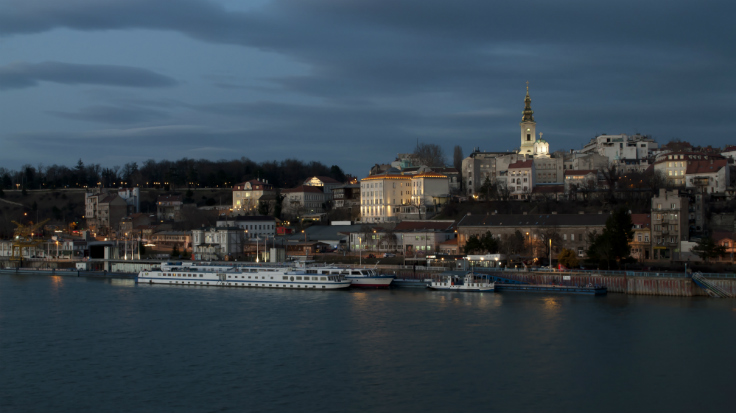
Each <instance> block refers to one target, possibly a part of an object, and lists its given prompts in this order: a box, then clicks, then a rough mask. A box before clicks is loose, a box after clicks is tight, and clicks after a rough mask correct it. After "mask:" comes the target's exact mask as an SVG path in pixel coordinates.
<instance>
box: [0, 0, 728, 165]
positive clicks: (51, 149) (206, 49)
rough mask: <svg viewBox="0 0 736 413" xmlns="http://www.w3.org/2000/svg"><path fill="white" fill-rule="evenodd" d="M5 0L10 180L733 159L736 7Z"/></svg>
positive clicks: (0, 144)
mask: <svg viewBox="0 0 736 413" xmlns="http://www.w3.org/2000/svg"><path fill="white" fill-rule="evenodd" d="M600 3H601V2H592V1H584V0H555V1H550V0H545V1H541V0H527V1H506V0H497V1H488V0H477V1H476V0H453V1H449V0H445V1H435V0H418V1H413V0H390V1H387V0H63V1H61V0H3V1H2V2H0V148H2V150H0V166H4V167H6V168H13V169H15V168H18V167H20V166H21V165H22V164H25V163H30V164H32V165H34V166H35V165H38V164H44V165H49V164H54V163H56V164H65V165H70V166H71V165H74V164H76V162H77V159H79V158H81V159H82V160H83V161H84V162H85V163H100V164H102V165H103V166H114V165H122V164H124V163H126V162H132V161H137V162H142V161H144V160H146V159H151V158H153V159H157V160H160V159H171V160H175V159H180V158H184V157H187V158H197V159H199V158H206V159H233V158H240V157H247V158H250V159H253V160H255V161H265V160H281V159H285V158H297V159H302V160H305V161H310V160H316V161H321V162H324V163H326V164H327V165H332V164H337V165H340V166H341V167H342V168H343V169H344V170H345V171H346V172H350V173H353V174H356V175H358V176H363V175H365V174H366V173H367V170H368V168H369V167H370V166H371V165H373V164H375V163H380V162H388V161H391V160H393V159H394V157H395V156H396V154H397V153H403V152H411V151H412V150H413V148H414V146H415V145H416V142H417V140H419V141H421V142H425V143H436V144H440V145H442V147H443V148H444V149H445V151H446V152H447V153H448V155H450V156H449V157H451V155H452V149H453V147H454V146H455V145H460V146H462V148H463V150H464V153H465V154H466V155H467V154H468V153H469V152H470V151H472V149H473V148H474V147H480V148H481V149H482V150H494V151H505V150H513V149H515V148H516V147H518V144H519V132H518V130H519V122H520V120H521V111H522V109H523V106H524V103H523V99H524V93H525V82H526V81H529V82H530V91H531V97H532V107H533V109H534V111H535V120H536V121H537V131H538V132H542V133H544V138H545V139H547V140H548V141H550V145H551V149H552V150H557V149H577V148H580V147H581V146H582V144H583V143H585V142H587V141H588V140H590V138H592V137H594V136H595V135H597V134H600V133H608V134H617V133H627V134H632V133H636V132H639V133H644V134H649V135H652V136H653V137H654V138H655V139H657V140H658V141H659V142H661V143H666V142H668V141H669V140H671V139H674V138H679V139H684V140H689V141H691V142H693V143H698V144H712V145H714V146H715V145H724V144H726V143H729V144H736V138H732V136H731V135H732V131H733V130H734V126H736V125H735V124H736V116H734V113H736V94H735V93H734V92H735V90H734V89H736V80H735V79H736V77H735V76H734V70H735V69H734V68H735V67H736V64H735V63H736V53H735V52H734V51H735V50H736V49H735V46H734V45H735V44H736V36H735V35H734V33H735V30H734V26H735V25H734V23H733V16H734V14H735V12H736V6H734V4H733V2H731V1H725V0H723V1H720V0H713V1H709V0H703V1H699V2H695V1H682V0H667V1H659V0H657V1H654V0H653V1H645V0H618V1H615V2H607V5H602V4H600Z"/></svg>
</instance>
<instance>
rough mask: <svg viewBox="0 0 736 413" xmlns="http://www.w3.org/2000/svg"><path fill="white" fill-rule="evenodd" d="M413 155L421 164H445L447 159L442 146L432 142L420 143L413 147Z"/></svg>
mask: <svg viewBox="0 0 736 413" xmlns="http://www.w3.org/2000/svg"><path fill="white" fill-rule="evenodd" d="M414 156H416V158H417V160H418V162H419V163H420V164H421V165H426V166H445V165H446V164H447V159H446V158H445V152H444V151H443V150H442V147H441V146H439V145H436V144H433V143H420V144H417V147H416V149H414Z"/></svg>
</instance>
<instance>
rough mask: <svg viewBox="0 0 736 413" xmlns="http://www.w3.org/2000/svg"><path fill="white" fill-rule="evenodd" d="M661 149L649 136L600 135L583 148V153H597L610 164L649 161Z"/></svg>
mask: <svg viewBox="0 0 736 413" xmlns="http://www.w3.org/2000/svg"><path fill="white" fill-rule="evenodd" d="M658 148H659V145H658V144H657V142H655V141H654V139H652V138H651V137H649V136H645V135H640V134H636V135H633V136H628V135H624V134H621V135H606V134H603V135H599V136H596V137H595V138H593V139H591V140H590V142H589V143H588V144H587V145H585V146H584V147H583V149H582V150H581V151H580V152H581V153H597V154H599V155H601V156H604V157H606V158H607V159H608V162H609V163H614V162H617V161H618V160H621V159H647V158H649V157H650V156H652V154H653V152H654V151H656V150H657V149H658Z"/></svg>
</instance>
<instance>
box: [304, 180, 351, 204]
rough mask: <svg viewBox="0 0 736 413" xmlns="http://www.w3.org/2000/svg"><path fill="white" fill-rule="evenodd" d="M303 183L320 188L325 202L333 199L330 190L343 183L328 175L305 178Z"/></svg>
mask: <svg viewBox="0 0 736 413" xmlns="http://www.w3.org/2000/svg"><path fill="white" fill-rule="evenodd" d="M304 185H308V186H318V187H320V188H322V192H323V193H324V194H325V202H330V201H332V200H333V194H332V191H333V190H334V189H335V188H337V187H339V186H342V185H343V183H342V182H340V181H338V180H335V179H333V178H330V177H329V176H313V177H311V178H308V179H307V180H305V181H304Z"/></svg>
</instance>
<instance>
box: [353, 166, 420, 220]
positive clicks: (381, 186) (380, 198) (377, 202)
mask: <svg viewBox="0 0 736 413" xmlns="http://www.w3.org/2000/svg"><path fill="white" fill-rule="evenodd" d="M411 197H412V177H411V176H410V175H402V174H398V173H391V172H387V173H384V174H378V175H371V176H368V177H366V178H364V179H363V180H362V181H360V216H361V220H362V221H364V222H390V221H397V220H398V216H399V214H400V213H402V212H410V210H411Z"/></svg>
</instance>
